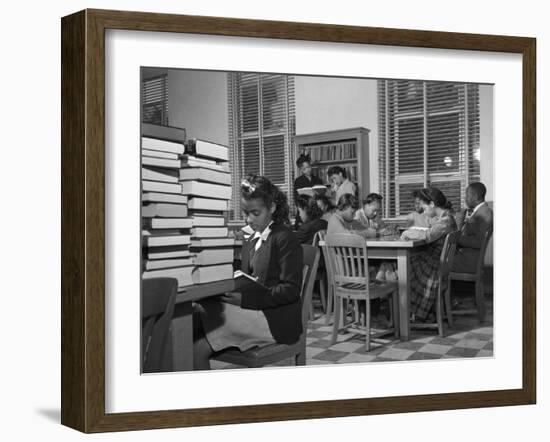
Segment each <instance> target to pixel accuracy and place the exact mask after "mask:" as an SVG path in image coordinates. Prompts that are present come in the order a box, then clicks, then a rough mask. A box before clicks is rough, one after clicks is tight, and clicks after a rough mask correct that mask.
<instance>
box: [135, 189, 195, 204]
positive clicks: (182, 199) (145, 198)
mask: <svg viewBox="0 0 550 442" xmlns="http://www.w3.org/2000/svg"><path fill="white" fill-rule="evenodd" d="M141 201H142V202H144V203H172V204H187V195H178V194H175V193H159V192H144V193H143V194H142V196H141Z"/></svg>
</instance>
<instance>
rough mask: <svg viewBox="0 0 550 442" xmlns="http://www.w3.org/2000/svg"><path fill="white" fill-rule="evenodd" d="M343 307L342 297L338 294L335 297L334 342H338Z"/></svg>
mask: <svg viewBox="0 0 550 442" xmlns="http://www.w3.org/2000/svg"><path fill="white" fill-rule="evenodd" d="M341 309H342V298H341V297H339V296H338V295H336V296H335V297H334V321H333V323H332V340H331V342H332V344H336V337H337V336H338V326H339V322H340V310H341Z"/></svg>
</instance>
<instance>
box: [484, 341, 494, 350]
mask: <svg viewBox="0 0 550 442" xmlns="http://www.w3.org/2000/svg"><path fill="white" fill-rule="evenodd" d="M483 350H493V341H491V342H487V344H485V347H483Z"/></svg>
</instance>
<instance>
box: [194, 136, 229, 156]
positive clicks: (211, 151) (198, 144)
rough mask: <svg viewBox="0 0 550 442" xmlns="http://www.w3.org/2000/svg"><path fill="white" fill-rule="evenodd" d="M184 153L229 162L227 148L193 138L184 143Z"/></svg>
mask: <svg viewBox="0 0 550 442" xmlns="http://www.w3.org/2000/svg"><path fill="white" fill-rule="evenodd" d="M185 153H187V154H190V155H197V156H203V157H207V158H213V159H216V160H221V161H229V148H228V147H227V146H224V145H222V144H217V143H212V142H210V141H205V140H199V139H198V138H193V139H190V140H188V141H187V142H186V143H185Z"/></svg>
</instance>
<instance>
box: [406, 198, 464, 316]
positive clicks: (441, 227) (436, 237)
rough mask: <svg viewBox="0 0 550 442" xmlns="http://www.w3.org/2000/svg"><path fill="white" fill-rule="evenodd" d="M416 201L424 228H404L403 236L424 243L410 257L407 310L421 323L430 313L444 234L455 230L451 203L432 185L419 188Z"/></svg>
mask: <svg viewBox="0 0 550 442" xmlns="http://www.w3.org/2000/svg"><path fill="white" fill-rule="evenodd" d="M418 195H419V199H420V204H421V205H422V209H423V210H424V213H425V214H426V216H427V217H428V218H430V227H429V228H427V229H423V230H420V229H408V230H405V231H404V232H403V233H402V235H401V236H402V237H403V239H424V240H426V242H427V243H428V244H427V246H426V247H425V249H423V250H422V253H418V254H415V255H413V256H412V257H411V260H410V262H411V265H410V269H411V285H410V287H411V296H410V298H411V313H412V318H413V321H417V322H423V321H425V320H426V319H427V317H428V314H430V313H431V312H432V308H433V306H434V301H435V298H436V296H437V291H438V289H439V281H438V279H439V258H440V256H441V250H442V249H443V244H444V242H445V237H446V236H447V234H448V233H450V232H453V231H455V230H456V222H455V220H454V217H453V216H452V215H451V214H450V212H449V209H450V208H451V202H450V201H448V200H447V198H446V197H445V195H444V194H443V192H441V191H440V190H439V189H437V188H435V187H430V188H426V189H422V190H420V191H419V194H418Z"/></svg>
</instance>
